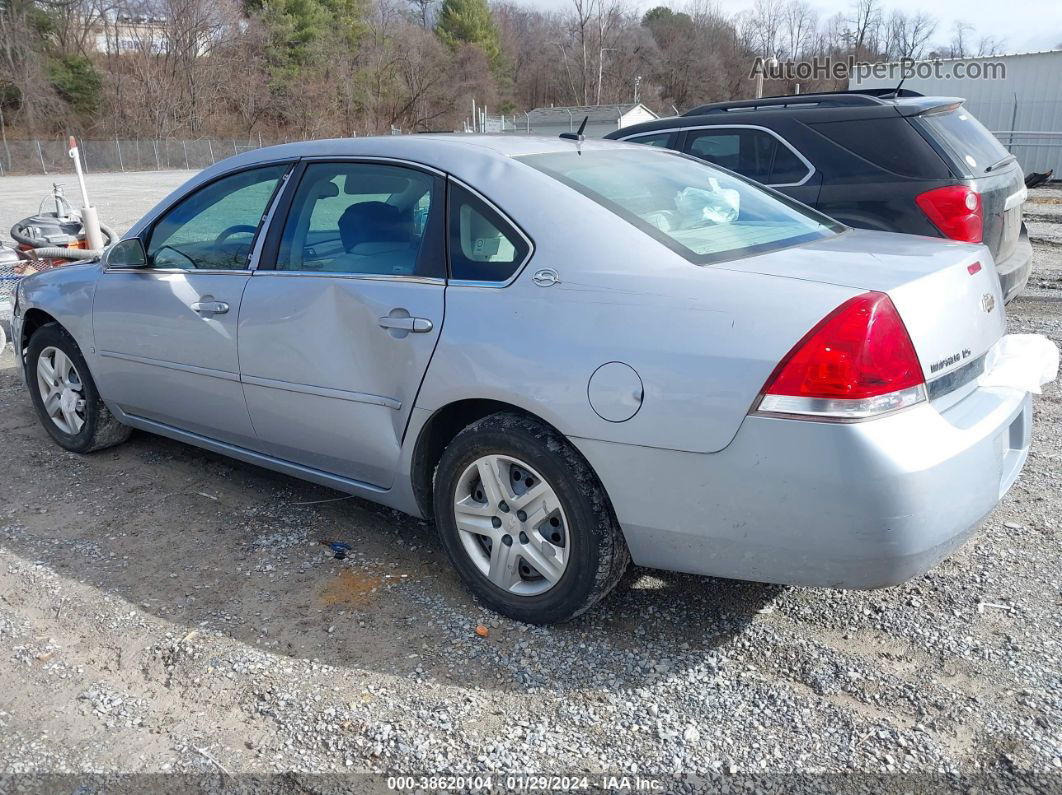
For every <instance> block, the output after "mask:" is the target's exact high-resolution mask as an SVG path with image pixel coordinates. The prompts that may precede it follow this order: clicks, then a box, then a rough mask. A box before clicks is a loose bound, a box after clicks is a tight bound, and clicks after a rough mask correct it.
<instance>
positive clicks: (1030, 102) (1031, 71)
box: [849, 50, 1062, 179]
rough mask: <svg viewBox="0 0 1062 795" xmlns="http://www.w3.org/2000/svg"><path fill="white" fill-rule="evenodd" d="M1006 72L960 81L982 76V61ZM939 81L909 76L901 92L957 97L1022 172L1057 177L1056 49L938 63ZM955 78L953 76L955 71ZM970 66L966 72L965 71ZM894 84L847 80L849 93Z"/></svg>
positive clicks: (1060, 60) (1060, 81) (1061, 122)
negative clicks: (973, 74) (1001, 66)
mask: <svg viewBox="0 0 1062 795" xmlns="http://www.w3.org/2000/svg"><path fill="white" fill-rule="evenodd" d="M988 61H998V62H1000V63H1002V64H1004V65H1005V67H1006V77H1005V78H1003V79H984V78H974V77H969V76H966V73H968V72H971V71H973V72H977V71H981V72H982V73H986V72H988V70H987V69H985V68H984V64H985V62H988ZM939 64H940V76H939V77H937V76H934V77H920V76H912V77H910V78H908V79H907V80H906V81H905V82H904V84H903V87H904V88H910V89H914V90H915V91H919V92H921V93H923V94H934V95H940V96H951V97H963V98H964V99H965V100H966V107H967V108H969V109H970V111H971V112H972V113H973V114H974V115H975V116H976V117H977V118H978V119H980V121H981V123H982V124H984V125H985V126H986V127H988V129H990V130H991V131H992V132H993V133H995V135H996V137H997V138H999V140H1000V141H1001V142H1002V143H1003V145H1004V146H1005V147H1007V149H1008V150H1009V151H1010V152H1011V153H1013V154H1014V155H1016V156H1017V158H1018V161H1019V162H1020V163H1021V166H1022V168H1023V169H1024V170H1025V173H1026V174H1028V173H1030V172H1033V171H1047V170H1049V169H1054V172H1055V176H1054V178H1055V179H1060V178H1062V50H1047V51H1044V52H1028V53H1017V54H1014V55H997V56H990V57H986V58H962V59H950V60H942V61H940V62H939ZM958 64H962V66H961V67H959V69H958V72H959V73H960V75H959V76H957V75H955V72H956V66H957V65H958ZM971 67H972V69H971ZM895 83H896V81H895V80H881V79H874V78H865V79H862V80H861V79H859V78H853V79H852V80H851V81H849V87H850V88H853V89H854V88H860V87H865V88H879V87H883V86H891V85H895Z"/></svg>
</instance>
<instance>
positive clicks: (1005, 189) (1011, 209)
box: [970, 161, 1028, 262]
mask: <svg viewBox="0 0 1062 795" xmlns="http://www.w3.org/2000/svg"><path fill="white" fill-rule="evenodd" d="M970 187H972V188H973V189H974V190H975V191H977V192H978V193H980V194H981V206H982V208H983V210H984V244H985V245H986V246H988V248H989V250H990V251H991V252H992V256H993V257H994V258H995V260H996V262H1002V261H1003V260H1005V259H1007V258H1008V257H1009V256H1010V255H1011V254H1013V253H1014V247H1015V246H1016V245H1017V244H1018V238H1019V237H1020V236H1021V220H1022V211H1023V206H1024V204H1025V199H1026V197H1027V196H1028V191H1027V190H1026V189H1025V179H1024V176H1023V175H1022V171H1021V167H1020V166H1019V165H1018V163H1017V162H1016V161H1015V162H1013V163H1010V164H1009V165H1007V166H1006V167H1005V168H1002V169H1000V171H999V172H998V173H996V172H994V171H993V172H991V173H989V174H987V175H985V176H983V177H979V178H977V179H974V180H972V181H971V182H970Z"/></svg>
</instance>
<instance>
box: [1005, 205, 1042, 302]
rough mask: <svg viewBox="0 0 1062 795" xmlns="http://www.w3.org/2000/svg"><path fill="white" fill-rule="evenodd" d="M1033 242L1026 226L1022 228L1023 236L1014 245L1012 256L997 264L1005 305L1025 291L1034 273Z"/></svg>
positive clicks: (1023, 225)
mask: <svg viewBox="0 0 1062 795" xmlns="http://www.w3.org/2000/svg"><path fill="white" fill-rule="evenodd" d="M1032 254H1033V251H1032V242H1031V241H1030V240H1029V231H1028V230H1027V229H1026V228H1025V224H1022V226H1021V235H1020V236H1019V237H1018V242H1017V243H1016V244H1015V245H1014V250H1013V251H1012V252H1011V253H1010V256H1009V257H1007V258H1006V259H1004V260H1000V261H999V262H997V263H996V273H998V274H999V285H1000V287H1001V288H1002V290H1003V303H1005V304H1006V303H1010V301H1011V300H1012V299H1013V298H1014V297H1015V296H1017V295H1018V294H1019V293H1021V291H1022V290H1024V289H1025V285H1026V284H1027V283H1028V281H1029V274H1030V273H1032Z"/></svg>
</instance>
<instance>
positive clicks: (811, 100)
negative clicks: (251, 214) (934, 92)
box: [682, 88, 922, 116]
mask: <svg viewBox="0 0 1062 795" xmlns="http://www.w3.org/2000/svg"><path fill="white" fill-rule="evenodd" d="M920 96H922V95H921V94H919V93H918V92H917V91H911V90H910V89H907V88H901V89H900V90H899V91H897V90H896V89H895V88H867V89H860V90H856V91H819V92H815V93H810V94H793V95H789V96H778V97H761V98H760V99H737V100H731V101H729V102H710V103H708V104H707V105H698V106H697V107H695V108H692V109H690V110H688V111H686V112H685V113H683V114H682V115H683V116H703V115H705V114H707V113H727V112H729V111H732V110H755V109H758V108H792V107H801V106H814V105H818V106H820V107H831V108H836V107H848V106H856V105H884V104H886V98H887V99H895V98H898V97H920Z"/></svg>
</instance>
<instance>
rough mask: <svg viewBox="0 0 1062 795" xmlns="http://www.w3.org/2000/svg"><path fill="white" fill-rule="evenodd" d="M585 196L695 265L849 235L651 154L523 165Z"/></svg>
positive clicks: (799, 209)
mask: <svg viewBox="0 0 1062 795" xmlns="http://www.w3.org/2000/svg"><path fill="white" fill-rule="evenodd" d="M518 159H519V160H521V161H523V162H524V163H527V164H528V165H529V166H532V167H534V168H536V169H538V170H539V171H542V172H544V173H546V174H548V175H549V176H551V177H553V178H554V179H556V180H558V181H560V182H562V183H564V184H565V185H567V186H568V187H570V188H573V189H574V190H577V191H579V192H580V193H582V194H583V195H584V196H587V197H588V198H590V199H593V200H594V201H595V202H597V203H598V204H600V205H601V206H603V207H605V208H606V209H608V210H611V211H612V212H614V213H615V214H616V215H618V216H619V217H620V218H622V219H624V220H625V221H627V222H629V223H631V224H633V225H634V226H636V227H638V228H639V229H641V230H642V231H643V232H645V233H646V234H647V235H649V236H650V237H653V238H655V239H656V240H658V241H659V242H661V243H663V244H664V245H665V246H667V247H668V248H670V249H672V250H673V251H675V252H677V253H678V254H681V255H682V256H684V257H685V258H686V259H688V260H689V261H690V262H694V263H696V264H698V265H705V264H709V263H712V262H719V261H722V260H727V259H735V258H737V257H741V256H748V255H751V254H759V253H764V252H767V251H775V250H777V249H781V248H787V247H789V246H794V245H797V244H799V243H805V242H808V241H810V240H817V239H820V238H823V237H829V236H831V235H834V234H836V233H837V232H839V231H841V230H843V229H844V227H842V226H840V225H838V224H835V223H834V222H833V221H831V220H830V219H828V218H826V217H825V216H822V215H819V214H818V213H815V212H814V211H812V210H809V209H808V208H806V207H803V206H802V205H799V204H797V203H796V202H792V201H790V200H788V199H786V198H785V197H783V196H781V195H780V194H775V193H769V192H767V191H766V190H764V189H763V188H760V187H759V186H757V185H755V184H754V183H752V182H750V181H748V180H745V179H742V178H740V177H736V176H733V175H731V174H728V173H726V172H724V171H720V170H719V169H717V168H714V167H712V166H710V165H708V164H707V163H704V162H702V161H700V160H696V159H694V158H692V157H686V156H683V155H677V154H669V153H665V152H660V151H653V150H651V149H649V148H645V149H640V150H639V149H630V150H628V149H616V150H613V151H609V150H597V151H589V152H583V153H582V154H581V155H580V154H579V153H578V152H577V151H575V150H574V148H573V150H572V151H571V152H552V153H550V154H542V155H528V156H525V157H521V158H518Z"/></svg>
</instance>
